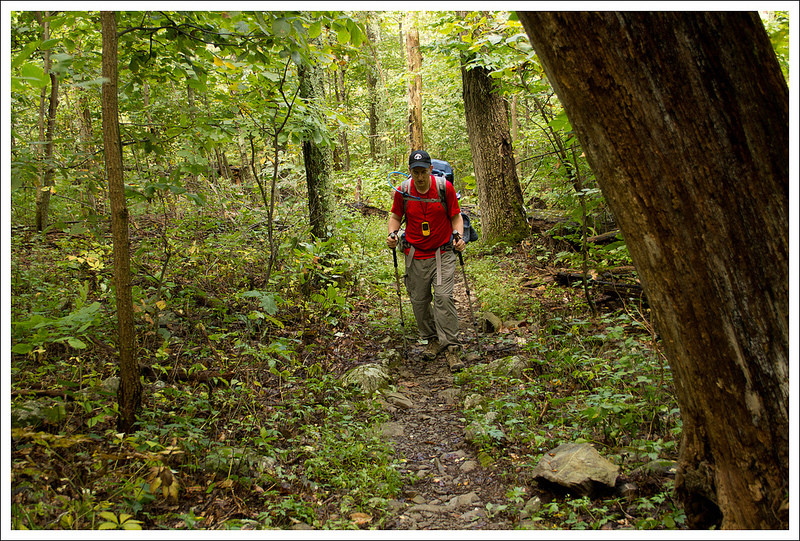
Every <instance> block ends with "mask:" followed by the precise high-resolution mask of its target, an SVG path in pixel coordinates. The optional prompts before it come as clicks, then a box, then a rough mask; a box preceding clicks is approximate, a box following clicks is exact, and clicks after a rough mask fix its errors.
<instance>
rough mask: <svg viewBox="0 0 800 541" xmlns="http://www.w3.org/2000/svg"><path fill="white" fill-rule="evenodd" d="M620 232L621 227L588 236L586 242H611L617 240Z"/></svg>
mask: <svg viewBox="0 0 800 541" xmlns="http://www.w3.org/2000/svg"><path fill="white" fill-rule="evenodd" d="M619 234H620V231H619V229H615V230H613V231H608V232H606V233H601V234H600V235H595V236H593V237H586V242H590V243H592V244H611V243H612V242H614V241H616V240H617V236H618V235H619Z"/></svg>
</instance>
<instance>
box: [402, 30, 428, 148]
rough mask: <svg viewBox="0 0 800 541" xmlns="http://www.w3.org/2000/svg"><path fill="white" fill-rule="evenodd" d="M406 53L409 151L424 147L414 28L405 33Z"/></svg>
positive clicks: (417, 46) (417, 37)
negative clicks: (409, 78) (408, 76)
mask: <svg viewBox="0 0 800 541" xmlns="http://www.w3.org/2000/svg"><path fill="white" fill-rule="evenodd" d="M406 52H407V57H408V73H409V75H410V77H411V80H410V81H409V83H408V144H409V145H410V147H411V150H419V149H422V148H425V147H424V144H425V141H424V139H423V137H422V75H420V69H421V68H422V54H421V53H420V50H419V30H417V29H416V28H414V27H411V28H409V29H408V32H407V33H406Z"/></svg>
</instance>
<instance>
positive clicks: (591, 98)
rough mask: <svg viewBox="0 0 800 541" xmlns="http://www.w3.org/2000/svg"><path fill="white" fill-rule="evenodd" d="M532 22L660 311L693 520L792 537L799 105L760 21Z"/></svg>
mask: <svg viewBox="0 0 800 541" xmlns="http://www.w3.org/2000/svg"><path fill="white" fill-rule="evenodd" d="M519 17H520V19H521V20H522V22H523V24H524V27H525V30H526V32H527V34H528V36H529V37H530V41H531V43H532V45H533V46H534V48H535V50H536V53H537V55H538V57H539V59H540V61H541V63H542V65H543V66H544V68H545V71H546V73H547V75H548V78H549V79H550V81H551V83H552V84H553V86H554V88H555V90H556V92H557V94H558V96H559V98H560V100H561V102H562V103H563V105H564V108H565V110H566V112H567V114H568V116H569V119H570V121H571V123H572V127H573V128H574V130H575V131H576V133H577V135H578V137H579V138H580V140H581V143H582V146H583V148H584V150H585V152H586V155H587V158H588V161H589V163H590V165H591V167H592V169H593V170H594V172H595V174H596V176H597V181H598V184H599V185H600V187H601V189H602V191H603V194H604V196H605V197H606V200H607V201H608V203H609V205H610V206H611V208H612V210H613V212H614V216H615V217H616V219H617V221H618V223H619V225H620V227H621V229H622V232H623V234H624V235H625V239H626V241H627V245H628V248H629V250H630V253H631V257H632V259H633V261H634V263H635V264H636V267H637V270H638V272H639V276H640V277H641V281H642V284H643V286H644V288H645V290H646V293H647V297H648V300H649V302H650V304H651V306H652V307H653V310H654V312H655V321H656V325H657V328H658V330H659V332H660V334H661V337H662V340H663V345H664V349H665V352H666V355H667V357H668V359H669V362H670V365H671V367H672V370H673V372H674V376H675V384H676V391H677V399H678V403H679V405H680V408H681V417H682V420H683V442H682V447H681V453H680V461H679V469H678V474H677V477H676V493H677V495H678V497H679V498H680V499H681V500H682V501H683V503H684V508H685V510H686V513H687V520H688V523H689V526H691V527H693V528H703V527H709V526H714V525H717V524H719V525H721V527H722V528H732V529H734V528H735V529H765V528H770V529H777V528H787V527H788V525H789V523H788V488H789V487H788V482H789V475H790V471H789V379H788V378H789V276H788V271H789V130H788V127H789V99H788V88H787V85H786V81H785V80H784V77H783V75H782V73H781V69H780V65H779V63H778V61H777V59H776V56H775V53H774V51H773V49H772V46H771V44H770V41H769V38H768V36H767V34H766V32H765V30H764V26H763V24H762V23H761V21H760V19H759V16H758V14H756V13H745V12H711V13H701V12H669V13H666V12H665V13H641V12H639V13H613V12H607V13H584V12H568V13H556V12H520V13H519Z"/></svg>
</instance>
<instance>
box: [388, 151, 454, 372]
mask: <svg viewBox="0 0 800 541" xmlns="http://www.w3.org/2000/svg"><path fill="white" fill-rule="evenodd" d="M408 169H409V172H410V173H411V182H408V183H407V184H408V190H407V193H405V194H404V193H402V192H399V191H395V193H394V201H393V203H392V210H391V212H390V213H389V222H388V228H389V236H388V237H387V239H386V244H387V245H388V246H389V248H392V249H394V248H395V247H396V246H398V244H399V245H400V248H401V249H402V250H403V253H404V254H405V262H406V273H405V276H404V278H405V285H406V291H408V296H409V298H410V299H411V306H412V308H413V310H414V319H415V320H416V322H417V329H418V330H419V336H420V338H422V339H423V340H427V341H428V345H427V347H426V348H425V351H424V352H423V354H422V356H423V358H424V359H426V360H433V359H434V358H436V356H437V355H438V354H439V353H440V352H442V351H445V357H446V359H447V363H448V365H449V367H450V370H452V371H454V372H455V371H457V370H460V369H462V368H464V363H463V361H462V360H461V342H460V341H459V339H458V314H457V312H456V305H455V301H454V299H453V286H454V285H455V274H456V259H457V258H456V254H455V253H453V250H454V249H455V250H458V251H459V252H461V251H463V250H464V247H465V246H466V244H465V243H464V239H463V238H462V236H463V228H464V222H463V219H462V217H461V209H460V208H459V206H458V198H457V197H456V191H455V188H453V185H452V184H451V183H450V182H444V185H445V186H444V187H445V191H444V195H445V198H446V201H445V202H446V205H442V203H441V199H440V194H439V189H438V187H437V182H436V180H435V178H434V177H433V175H431V170H432V167H431V157H430V156H429V155H428V153H427V152H425V151H424V150H415V151H413V152H412V153H411V154H410V155H409V157H408ZM404 199H405V201H404ZM404 216H405V220H406V230H405V234H404V235H403V236H402V238H398V236H397V232H398V231H399V229H400V224H401V223H402V220H403V217H404ZM431 290H432V291H433V295H431ZM431 301H433V302H432V303H431Z"/></svg>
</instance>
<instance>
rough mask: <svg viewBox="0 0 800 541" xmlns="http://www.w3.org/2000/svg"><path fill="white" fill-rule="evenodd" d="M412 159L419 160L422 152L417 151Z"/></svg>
mask: <svg viewBox="0 0 800 541" xmlns="http://www.w3.org/2000/svg"><path fill="white" fill-rule="evenodd" d="M414 159H415V160H421V159H422V154H420V153H419V152H418V153H416V154H414Z"/></svg>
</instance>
